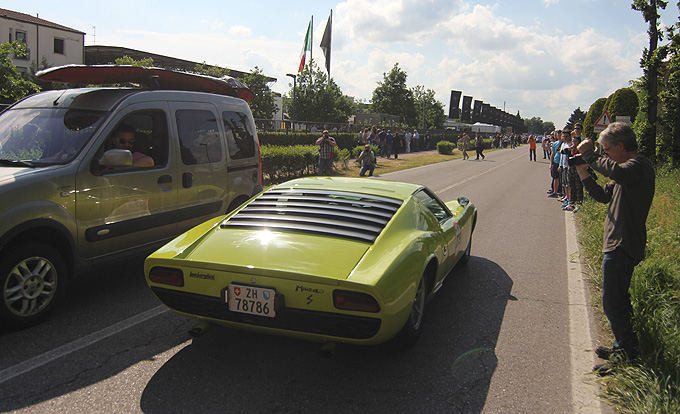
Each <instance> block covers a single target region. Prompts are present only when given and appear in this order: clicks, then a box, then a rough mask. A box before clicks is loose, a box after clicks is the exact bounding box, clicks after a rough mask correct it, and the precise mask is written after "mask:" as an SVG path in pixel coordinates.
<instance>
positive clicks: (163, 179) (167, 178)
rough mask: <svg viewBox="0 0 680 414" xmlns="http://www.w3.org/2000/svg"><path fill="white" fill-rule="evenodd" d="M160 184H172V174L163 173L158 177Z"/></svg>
mask: <svg viewBox="0 0 680 414" xmlns="http://www.w3.org/2000/svg"><path fill="white" fill-rule="evenodd" d="M157 182H158V184H170V183H171V182H172V176H170V175H168V174H164V175H161V176H160V177H158V181H157Z"/></svg>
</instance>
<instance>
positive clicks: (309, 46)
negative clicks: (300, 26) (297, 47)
mask: <svg viewBox="0 0 680 414" xmlns="http://www.w3.org/2000/svg"><path fill="white" fill-rule="evenodd" d="M308 50H309V52H310V53H311V52H312V21H311V20H310V21H309V25H308V26H307V34H305V43H304V44H303V45H302V53H301V56H300V67H299V68H298V72H302V69H304V68H305V58H306V57H307V51H308Z"/></svg>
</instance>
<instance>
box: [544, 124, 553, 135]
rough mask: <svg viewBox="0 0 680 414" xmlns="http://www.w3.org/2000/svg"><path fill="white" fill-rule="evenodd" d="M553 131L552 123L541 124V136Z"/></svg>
mask: <svg viewBox="0 0 680 414" xmlns="http://www.w3.org/2000/svg"><path fill="white" fill-rule="evenodd" d="M554 130H555V123H554V122H552V121H546V122H543V135H545V134H548V133H550V132H553V131H554Z"/></svg>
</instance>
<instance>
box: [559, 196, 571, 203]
mask: <svg viewBox="0 0 680 414" xmlns="http://www.w3.org/2000/svg"><path fill="white" fill-rule="evenodd" d="M567 200H569V199H568V198H567V196H562V197H560V199H559V201H562V202H564V201H567Z"/></svg>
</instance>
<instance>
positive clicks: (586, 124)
mask: <svg viewBox="0 0 680 414" xmlns="http://www.w3.org/2000/svg"><path fill="white" fill-rule="evenodd" d="M606 103H607V98H600V99H598V100H597V101H595V102H593V104H592V105H590V109H588V113H587V114H586V118H585V120H584V121H583V136H584V137H586V138H590V139H595V131H593V126H594V125H595V121H597V118H599V117H600V115H602V111H603V110H604V106H605V105H606Z"/></svg>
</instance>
